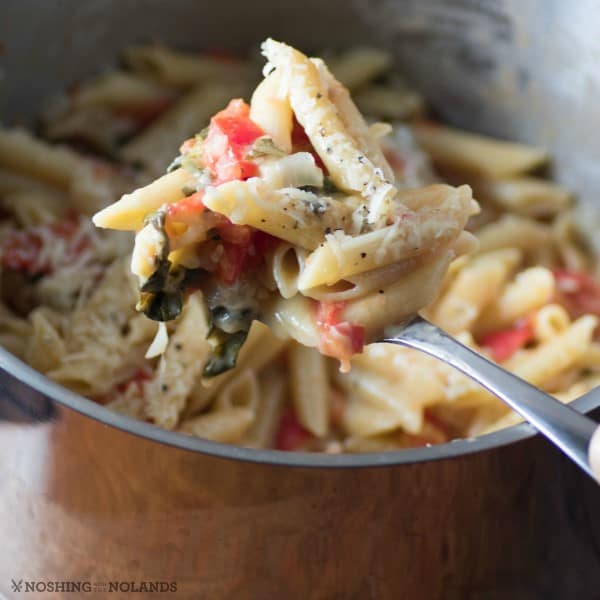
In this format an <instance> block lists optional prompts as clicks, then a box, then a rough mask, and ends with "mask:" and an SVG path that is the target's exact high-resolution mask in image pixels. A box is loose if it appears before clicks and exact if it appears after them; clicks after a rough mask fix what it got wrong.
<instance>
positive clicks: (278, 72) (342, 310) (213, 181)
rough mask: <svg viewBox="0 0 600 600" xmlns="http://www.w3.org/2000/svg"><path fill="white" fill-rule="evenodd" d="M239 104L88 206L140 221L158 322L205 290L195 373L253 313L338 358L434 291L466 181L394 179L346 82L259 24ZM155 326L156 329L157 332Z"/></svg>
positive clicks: (463, 219) (145, 291) (114, 222)
mask: <svg viewBox="0 0 600 600" xmlns="http://www.w3.org/2000/svg"><path fill="white" fill-rule="evenodd" d="M262 48H263V53H264V55H265V56H266V58H267V60H268V62H267V65H266V67H265V70H264V74H265V77H264V79H263V81H262V82H261V83H260V84H259V86H258V87H257V88H256V90H255V92H254V94H253V96H252V99H251V103H250V105H248V104H246V103H245V102H244V101H243V100H241V99H234V100H232V101H231V102H230V103H229V105H228V106H227V107H226V108H225V109H224V110H222V111H221V112H219V113H217V114H216V115H215V116H214V117H213V118H212V119H211V122H210V125H209V126H208V127H207V128H206V129H205V130H203V131H202V132H200V133H199V134H197V135H196V136H195V137H194V138H192V139H189V140H187V141H185V142H184V143H183V144H182V146H181V149H180V155H179V156H178V157H177V158H176V159H175V160H174V161H173V163H172V165H171V166H170V167H169V170H168V172H167V174H166V175H164V176H162V177H160V178H159V179H157V180H156V181H154V182H152V183H151V184H149V185H147V186H146V187H143V188H140V189H138V190H136V191H134V192H133V193H131V194H126V195H125V196H123V197H122V198H121V199H120V200H119V201H118V202H116V203H114V204H113V205H111V206H109V207H107V208H105V209H104V210H102V211H100V212H99V213H97V214H96V215H95V217H94V223H95V224H96V225H97V226H99V227H106V228H112V229H121V230H132V231H135V232H136V239H135V246H134V251H133V255H132V263H131V268H132V271H133V272H134V274H135V275H136V276H137V278H138V281H139V289H140V299H139V302H138V309H139V310H140V311H143V312H144V313H145V314H146V315H147V316H148V317H150V318H151V319H153V320H156V321H159V322H160V323H162V324H163V325H161V326H160V329H159V334H158V335H157V340H156V344H155V348H153V349H152V350H153V351H157V352H159V351H160V350H161V349H162V347H164V345H165V343H164V342H166V330H165V326H164V323H165V322H167V321H170V320H173V319H175V318H177V316H178V315H179V314H180V312H181V309H182V306H183V304H184V303H185V301H186V298H187V296H188V295H189V294H190V293H191V292H192V291H195V290H201V291H202V294H203V301H204V303H205V306H206V314H207V318H208V322H209V324H210V334H209V342H210V344H211V349H212V351H211V355H210V358H209V360H208V361H207V363H206V364H205V366H204V374H205V376H213V375H218V374H219V373H222V372H224V371H226V370H228V369H230V368H232V367H233V366H235V361H236V358H237V353H238V352H239V349H240V348H241V346H242V344H243V343H244V341H245V339H246V336H247V334H248V331H249V329H250V325H251V323H252V321H253V320H256V319H258V320H261V321H263V322H265V323H266V324H268V325H269V326H270V327H271V328H272V329H273V330H274V331H275V332H276V333H277V334H278V335H280V336H289V337H292V338H294V339H295V340H297V341H298V342H300V343H301V344H303V345H306V346H310V347H316V348H318V350H319V351H320V352H321V353H323V354H325V355H327V356H332V357H334V358H337V359H339V360H340V361H342V365H343V367H344V368H348V365H349V359H350V358H351V357H352V356H353V355H354V354H357V353H360V352H361V351H362V349H363V346H364V345H365V344H368V343H369V342H371V341H373V340H375V339H376V338H377V337H379V336H380V335H381V333H382V331H383V329H384V327H385V326H387V325H389V324H394V323H400V322H402V321H403V320H405V319H406V318H407V317H409V316H410V315H413V314H415V313H416V312H418V311H419V310H420V309H422V308H423V307H424V306H426V305H427V304H429V303H430V302H431V300H432V299H433V298H434V297H435V295H436V293H437V291H438V289H439V286H440V284H441V282H442V279H443V277H444V275H445V273H446V270H447V267H448V265H449V264H450V262H451V261H452V260H453V259H454V258H456V256H458V255H460V254H462V253H464V252H466V251H469V250H471V249H472V248H473V245H474V238H473V237H472V236H471V234H469V233H467V232H465V231H464V227H465V225H466V223H467V220H468V219H469V217H470V216H471V215H473V214H475V213H476V212H477V211H478V205H477V203H476V202H475V201H474V200H473V198H472V194H471V189H470V188H469V187H468V186H460V187H452V186H449V185H442V184H436V185H430V186H427V187H423V188H414V189H409V188H406V187H404V186H403V185H402V182H395V181H394V175H393V171H392V169H391V168H390V166H389V164H388V163H387V161H386V159H385V157H384V155H383V152H382V150H381V148H380V145H379V142H378V139H377V137H376V136H377V134H378V133H380V132H381V131H382V130H384V128H382V127H381V126H380V125H379V124H377V125H374V126H369V125H368V124H367V123H366V122H365V120H364V119H363V117H362V116H361V114H360V112H359V111H358V109H357V108H356V106H355V105H354V103H353V102H352V100H351V98H350V95H349V93H348V91H347V90H346V89H345V88H344V86H343V85H342V84H341V83H340V82H339V81H337V80H336V79H335V78H334V76H333V75H332V74H331V72H330V71H329V70H328V68H327V66H326V65H325V63H324V62H323V61H321V60H320V59H310V58H308V57H306V56H305V55H304V54H302V53H301V52H299V51H298V50H295V49H294V48H292V47H290V46H288V45H286V44H283V43H280V42H276V41H274V40H270V39H269V40H267V41H266V42H265V43H264V44H263V47H262ZM161 340H162V341H163V343H161Z"/></svg>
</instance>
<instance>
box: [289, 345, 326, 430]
mask: <svg viewBox="0 0 600 600" xmlns="http://www.w3.org/2000/svg"><path fill="white" fill-rule="evenodd" d="M287 359H288V369H289V378H290V392H291V396H292V401H293V403H294V407H295V409H296V414H297V415H298V420H299V421H300V423H301V424H302V425H304V427H306V429H308V431H310V432H311V433H312V434H313V435H315V436H317V437H324V436H325V435H326V434H327V431H328V429H329V383H328V376H327V365H326V362H325V360H326V359H325V357H324V356H323V355H322V354H319V352H317V351H316V350H314V349H313V348H307V347H306V346H301V345H300V344H296V343H292V344H290V345H289V347H288V349H287Z"/></svg>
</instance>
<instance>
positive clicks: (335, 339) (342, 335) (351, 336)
mask: <svg viewBox="0 0 600 600" xmlns="http://www.w3.org/2000/svg"><path fill="white" fill-rule="evenodd" d="M345 307H346V304H345V303H344V302H319V303H318V307H317V326H318V327H319V329H320V331H321V345H320V347H319V350H320V351H321V352H322V353H323V354H326V355H327V356H332V357H334V358H339V359H340V360H348V359H350V358H352V356H354V355H355V354H359V353H360V352H362V350H363V347H364V345H365V328H364V327H363V326H361V325H356V324H354V323H350V322H349V321H345V320H344V319H343V311H344V309H345Z"/></svg>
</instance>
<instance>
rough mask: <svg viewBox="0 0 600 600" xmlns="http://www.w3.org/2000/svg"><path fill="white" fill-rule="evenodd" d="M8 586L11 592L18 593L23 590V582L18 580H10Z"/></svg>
mask: <svg viewBox="0 0 600 600" xmlns="http://www.w3.org/2000/svg"><path fill="white" fill-rule="evenodd" d="M10 586H11V588H12V591H13V592H20V591H22V589H23V580H22V579H19V581H15V580H14V579H11V580H10Z"/></svg>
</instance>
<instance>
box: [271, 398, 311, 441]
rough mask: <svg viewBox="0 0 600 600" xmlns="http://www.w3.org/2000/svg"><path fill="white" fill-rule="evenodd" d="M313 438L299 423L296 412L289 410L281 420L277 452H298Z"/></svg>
mask: <svg viewBox="0 0 600 600" xmlns="http://www.w3.org/2000/svg"><path fill="white" fill-rule="evenodd" d="M312 438H313V435H312V434H311V433H310V431H307V430H306V429H305V428H304V427H303V426H302V425H301V423H300V421H298V417H297V416H296V411H295V410H294V409H293V408H288V409H287V410H286V411H285V412H284V413H283V414H282V415H281V418H280V419H279V426H278V427H277V431H276V433H275V448H276V449H277V450H286V451H291V450H298V449H300V448H302V447H303V446H304V445H305V444H306V443H307V442H308V441H309V440H311V439H312Z"/></svg>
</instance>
